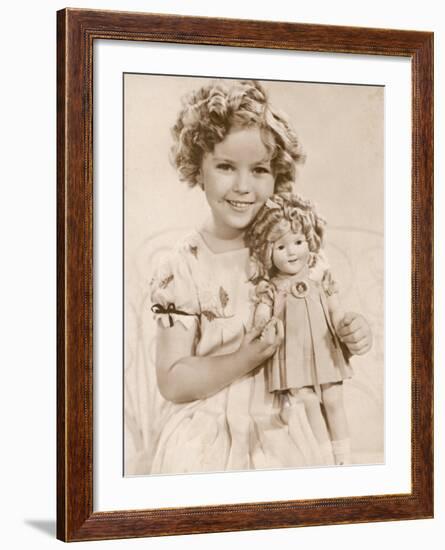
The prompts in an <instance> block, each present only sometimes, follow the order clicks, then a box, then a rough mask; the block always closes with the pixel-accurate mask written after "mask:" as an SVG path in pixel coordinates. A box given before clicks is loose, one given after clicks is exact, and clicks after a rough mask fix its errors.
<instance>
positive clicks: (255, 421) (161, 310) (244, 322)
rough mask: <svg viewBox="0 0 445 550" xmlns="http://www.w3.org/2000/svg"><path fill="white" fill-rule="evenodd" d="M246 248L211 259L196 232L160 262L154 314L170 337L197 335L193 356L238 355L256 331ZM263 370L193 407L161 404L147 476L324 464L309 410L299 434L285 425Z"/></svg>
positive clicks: (300, 409)
mask: <svg viewBox="0 0 445 550" xmlns="http://www.w3.org/2000/svg"><path fill="white" fill-rule="evenodd" d="M250 270H251V267H250V259H249V251H248V249H247V248H243V249H240V250H235V251H230V252H224V253H214V252H213V251H212V250H210V248H209V247H208V245H207V243H206V242H205V240H204V239H203V237H202V236H201V234H200V233H199V232H197V231H194V232H193V233H191V234H190V235H188V236H187V237H186V238H185V239H184V240H183V241H182V242H180V243H179V244H178V245H177V246H176V247H175V249H174V250H173V251H172V252H170V253H169V254H167V256H166V257H165V259H164V260H163V261H161V263H160V265H159V266H158V269H157V270H156V273H155V276H154V278H153V280H152V282H151V298H152V304H153V305H152V308H153V311H154V314H155V318H156V319H157V322H158V323H160V324H162V326H163V327H165V328H166V329H167V330H168V327H169V326H171V325H172V324H176V323H181V325H182V326H183V327H184V328H185V330H195V332H196V344H195V350H194V355H196V356H208V355H222V354H226V353H231V352H234V351H236V350H237V349H238V348H239V346H240V343H241V341H242V338H243V335H244V334H245V332H246V331H248V330H249V329H250V328H251V326H252V321H253V313H254V307H255V304H254V302H253V300H252V295H253V294H254V293H255V288H254V286H253V284H252V283H250V282H249V276H250ZM280 406H281V404H280V399H279V398H278V396H277V395H274V394H273V393H270V392H269V391H268V388H267V384H266V379H265V368H264V366H260V367H258V368H257V369H254V370H253V371H251V372H250V373H248V374H247V375H246V376H243V377H242V378H240V379H238V380H235V381H234V382H232V383H231V384H230V385H228V386H226V387H225V388H223V389H222V390H220V391H219V392H217V393H216V394H214V395H212V396H209V397H207V398H205V399H199V400H196V401H192V402H189V403H173V402H170V401H167V400H163V406H162V414H161V417H160V421H159V426H158V428H159V429H158V435H157V437H156V441H155V448H154V452H153V460H152V463H151V466H150V473H184V472H205V471H225V470H245V469H258V468H289V467H299V466H308V465H315V464H321V463H323V459H322V457H321V453H320V448H319V445H318V443H317V441H316V439H315V436H314V434H313V432H312V430H311V427H310V425H309V422H308V419H307V416H306V412H305V409H304V405H303V404H302V403H300V404H298V406H297V407H296V409H295V413H294V414H295V419H296V422H295V424H296V426H297V435H295V433H294V434H293V437H291V436H290V434H289V431H288V427H287V426H286V425H285V424H284V423H283V422H282V420H281V419H280V416H279V413H280Z"/></svg>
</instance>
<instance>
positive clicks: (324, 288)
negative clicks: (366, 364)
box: [257, 269, 352, 392]
mask: <svg viewBox="0 0 445 550" xmlns="http://www.w3.org/2000/svg"><path fill="white" fill-rule="evenodd" d="M305 275H306V276H302V275H300V274H299V275H296V276H286V277H280V276H277V277H275V278H273V279H272V280H271V281H270V283H269V284H267V283H266V284H263V285H259V286H258V287H257V288H258V290H257V294H258V295H259V299H260V301H263V302H265V303H268V304H269V305H270V306H271V307H272V311H273V315H274V317H276V318H278V319H280V320H281V321H282V322H283V325H284V339H283V342H282V344H281V345H280V347H279V348H278V350H277V352H276V353H275V354H274V355H273V357H272V358H271V359H270V360H269V364H268V367H267V373H266V376H267V379H268V388H269V391H271V392H274V391H283V390H291V389H297V388H302V387H305V386H314V387H315V388H317V389H319V387H320V385H321V384H326V383H329V382H339V381H341V380H345V379H347V378H350V377H351V375H352V369H351V366H350V365H349V360H348V359H349V351H348V350H347V348H346V346H345V345H344V344H343V343H342V342H341V341H340V340H339V338H338V336H337V334H336V332H335V328H334V326H333V324H332V321H331V317H330V314H329V310H328V304H327V296H329V295H331V294H334V293H335V292H337V285H336V283H335V282H334V281H333V279H332V276H331V274H330V271H329V270H327V269H326V270H324V271H323V274H322V276H321V280H317V279H318V278H319V275H318V274H317V270H308V271H307V273H306V274H305Z"/></svg>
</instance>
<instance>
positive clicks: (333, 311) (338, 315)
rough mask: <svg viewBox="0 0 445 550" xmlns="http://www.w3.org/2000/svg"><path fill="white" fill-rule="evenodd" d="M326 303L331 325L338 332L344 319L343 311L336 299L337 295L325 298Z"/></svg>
mask: <svg viewBox="0 0 445 550" xmlns="http://www.w3.org/2000/svg"><path fill="white" fill-rule="evenodd" d="M327 302H328V309H329V313H330V315H331V320H332V324H333V325H334V327H335V330H336V331H338V330H339V329H340V328H341V323H342V321H343V319H344V317H345V310H344V309H343V306H342V304H341V303H340V300H339V299H338V293H335V294H331V296H327Z"/></svg>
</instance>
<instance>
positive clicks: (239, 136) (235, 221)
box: [200, 127, 275, 239]
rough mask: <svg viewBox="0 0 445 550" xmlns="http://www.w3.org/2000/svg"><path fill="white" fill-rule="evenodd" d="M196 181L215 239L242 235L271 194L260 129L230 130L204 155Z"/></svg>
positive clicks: (268, 165)
mask: <svg viewBox="0 0 445 550" xmlns="http://www.w3.org/2000/svg"><path fill="white" fill-rule="evenodd" d="M200 180H201V184H202V186H203V188H204V193H205V194H206V199H207V202H208V204H209V206H210V210H211V212H212V218H213V223H214V227H215V231H216V232H217V234H218V236H220V237H221V238H228V239H230V238H234V237H236V236H238V235H242V234H243V232H244V230H245V229H246V228H247V227H248V226H249V225H250V223H251V222H252V221H253V219H254V217H255V216H256V214H257V212H258V210H259V209H260V208H261V207H262V206H263V204H264V203H265V202H266V200H267V199H268V198H269V197H270V196H271V195H272V193H273V191H274V185H275V178H274V176H273V174H272V169H271V163H270V153H269V152H268V151H267V149H266V147H265V145H264V143H263V141H262V138H261V134H260V130H259V129H258V128H256V127H253V128H233V129H232V130H231V131H230V132H229V133H228V134H227V135H226V137H225V138H224V140H223V141H221V142H220V143H217V144H216V145H215V148H214V150H213V151H212V152H211V153H206V154H205V155H204V157H203V160H202V164H201V170H200Z"/></svg>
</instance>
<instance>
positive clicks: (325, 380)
mask: <svg viewBox="0 0 445 550" xmlns="http://www.w3.org/2000/svg"><path fill="white" fill-rule="evenodd" d="M324 226H325V223H324V221H323V220H322V218H320V217H319V216H318V215H317V213H316V211H315V209H314V207H313V205H312V204H311V202H309V201H307V200H305V199H303V198H302V197H300V196H297V195H294V194H290V193H285V194H281V195H274V196H273V197H271V198H270V199H269V200H268V201H267V202H266V204H265V205H264V206H263V208H262V210H260V212H259V214H258V216H257V217H256V219H255V220H254V222H253V223H252V224H251V226H250V228H249V230H248V232H247V235H246V241H247V243H248V245H249V247H250V251H251V255H252V258H253V259H254V260H255V262H256V265H257V268H258V269H257V273H256V278H257V279H258V278H259V279H260V283H259V284H258V286H257V288H256V294H257V300H258V305H257V307H256V311H255V320H254V324H255V326H257V327H260V328H263V334H262V338H263V340H264V341H268V339H269V338H273V337H274V334H275V328H274V327H275V325H276V322H275V319H280V320H281V321H282V322H283V323H284V326H285V331H284V333H285V338H284V341H283V343H282V345H281V346H280V347H279V350H278V352H277V353H276V354H275V355H274V356H273V357H272V359H271V360H270V361H269V366H268V369H267V376H268V389H269V391H271V392H279V395H280V398H281V401H282V407H283V409H282V413H281V414H282V417H283V419H284V420H285V421H286V422H288V423H289V429H290V431H291V432H292V431H293V428H292V424H293V420H292V415H291V408H292V403H293V402H294V401H295V399H297V400H301V398H302V399H303V401H304V402H305V403H306V408H307V413H308V417H309V421H310V424H311V427H312V428H313V430H314V433H315V435H316V437H317V440H318V441H319V443H320V445H321V447H322V449H323V452H324V455H325V457H326V461H327V462H329V461H330V452H331V451H330V444H329V440H328V436H327V432H326V427H325V423H324V420H323V418H322V414H321V410H320V407H319V406H318V398H317V397H316V396H317V395H319V397H320V398H321V401H322V402H323V405H324V408H325V411H326V417H327V423H328V427H329V431H330V433H331V437H332V448H333V451H334V457H335V462H336V464H346V463H349V462H350V451H349V439H348V428H347V422H346V415H345V411H344V406H343V395H342V383H343V380H344V379H346V378H349V377H350V376H351V368H350V366H349V361H348V358H349V352H348V350H347V348H346V346H345V345H344V344H342V342H341V341H340V339H339V337H338V335H337V331H338V330H340V329H341V328H342V323H343V319H344V317H345V315H344V311H343V309H342V307H341V305H340V303H339V300H338V290H337V286H336V284H335V282H334V280H333V279H332V276H331V273H330V271H329V269H327V265H326V263H325V262H324V260H323V257H322V255H321V253H320V249H321V246H322V243H323V233H324ZM272 318H273V321H271V319H272Z"/></svg>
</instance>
